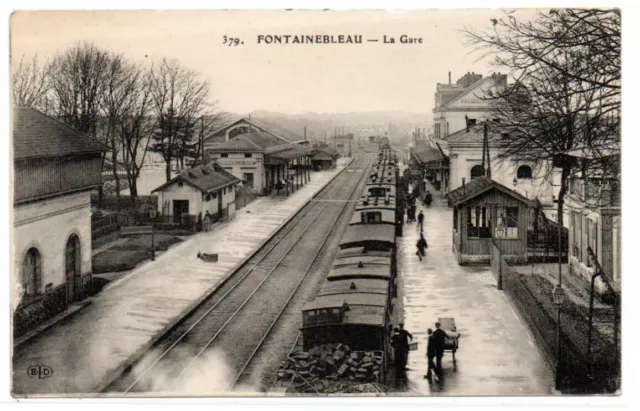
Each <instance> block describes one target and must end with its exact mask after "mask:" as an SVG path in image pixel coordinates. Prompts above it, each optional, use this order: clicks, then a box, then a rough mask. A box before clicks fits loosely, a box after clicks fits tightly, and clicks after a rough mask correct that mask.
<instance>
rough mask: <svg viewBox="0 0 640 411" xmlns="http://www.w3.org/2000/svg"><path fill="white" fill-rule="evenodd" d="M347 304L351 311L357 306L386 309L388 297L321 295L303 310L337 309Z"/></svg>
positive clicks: (363, 294) (378, 295) (381, 295)
mask: <svg viewBox="0 0 640 411" xmlns="http://www.w3.org/2000/svg"><path fill="white" fill-rule="evenodd" d="M345 302H346V303H347V304H348V305H349V310H353V309H354V307H355V306H372V307H386V306H387V295H386V294H376V293H358V292H354V293H345V294H330V295H319V296H317V297H316V298H315V299H314V300H313V301H311V302H309V303H307V304H305V305H304V307H303V308H302V309H303V311H307V310H318V309H321V308H336V307H342V306H343V305H344V303H345ZM348 312H349V311H347V313H348Z"/></svg>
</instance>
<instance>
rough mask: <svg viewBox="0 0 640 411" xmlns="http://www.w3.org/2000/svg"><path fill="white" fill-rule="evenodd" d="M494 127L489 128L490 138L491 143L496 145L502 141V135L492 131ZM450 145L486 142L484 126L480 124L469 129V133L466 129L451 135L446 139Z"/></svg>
mask: <svg viewBox="0 0 640 411" xmlns="http://www.w3.org/2000/svg"><path fill="white" fill-rule="evenodd" d="M491 129H492V127H489V132H488V137H489V142H490V143H495V142H498V141H500V139H501V138H502V137H501V134H500V133H496V132H495V131H492V130H491ZM444 141H446V142H447V143H448V144H456V143H480V144H482V142H483V141H484V126H483V125H482V124H478V125H475V126H471V127H469V131H467V129H466V128H463V129H462V130H460V131H457V132H455V133H453V134H449V135H448V136H447V137H445V138H444Z"/></svg>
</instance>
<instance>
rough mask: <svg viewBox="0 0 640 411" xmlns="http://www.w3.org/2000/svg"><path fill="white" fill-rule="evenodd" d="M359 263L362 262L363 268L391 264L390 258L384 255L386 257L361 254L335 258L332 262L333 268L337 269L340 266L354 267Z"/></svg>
mask: <svg viewBox="0 0 640 411" xmlns="http://www.w3.org/2000/svg"><path fill="white" fill-rule="evenodd" d="M359 262H362V264H363V265H364V266H365V267H370V266H372V265H374V266H378V265H387V266H388V265H390V264H391V256H389V255H386V256H379V255H369V254H362V255H356V256H349V257H343V258H336V259H335V260H333V267H335V268H337V267H340V266H348V265H353V266H356V268H357V265H358V263H359Z"/></svg>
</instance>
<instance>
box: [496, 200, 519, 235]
mask: <svg viewBox="0 0 640 411" xmlns="http://www.w3.org/2000/svg"><path fill="white" fill-rule="evenodd" d="M518 211H519V210H518V207H498V208H497V209H496V238H518Z"/></svg>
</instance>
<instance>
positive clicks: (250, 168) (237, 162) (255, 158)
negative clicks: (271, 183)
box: [209, 153, 266, 192]
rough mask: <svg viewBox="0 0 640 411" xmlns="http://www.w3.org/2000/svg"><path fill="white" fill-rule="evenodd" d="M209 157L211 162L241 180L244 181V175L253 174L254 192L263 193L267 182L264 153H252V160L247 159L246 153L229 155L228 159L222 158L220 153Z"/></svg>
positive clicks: (211, 154)
mask: <svg viewBox="0 0 640 411" xmlns="http://www.w3.org/2000/svg"><path fill="white" fill-rule="evenodd" d="M209 155H210V157H209V158H210V160H211V161H214V162H215V163H217V164H218V165H219V166H220V167H222V168H223V169H225V170H226V171H228V172H229V173H231V174H233V175H234V176H236V177H237V178H239V179H240V180H242V179H243V175H244V173H253V190H254V191H256V192H262V190H263V188H264V187H265V181H266V176H265V172H264V154H263V153H251V158H245V156H244V153H228V154H227V155H228V157H227V158H221V157H220V153H210V154H209Z"/></svg>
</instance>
